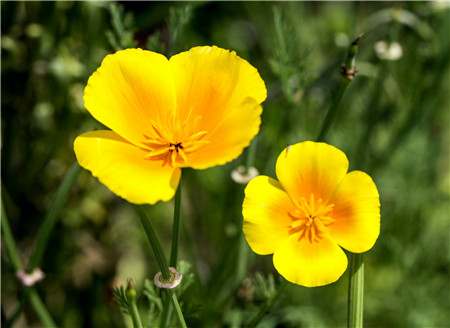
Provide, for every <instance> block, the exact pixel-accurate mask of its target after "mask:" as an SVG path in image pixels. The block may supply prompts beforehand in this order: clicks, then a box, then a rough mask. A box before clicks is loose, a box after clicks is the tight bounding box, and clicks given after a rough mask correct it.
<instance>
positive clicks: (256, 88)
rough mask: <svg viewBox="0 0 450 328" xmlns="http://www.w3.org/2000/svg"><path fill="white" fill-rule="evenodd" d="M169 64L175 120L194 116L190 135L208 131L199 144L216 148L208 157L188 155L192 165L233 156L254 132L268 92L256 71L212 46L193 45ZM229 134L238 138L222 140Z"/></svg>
mask: <svg viewBox="0 0 450 328" xmlns="http://www.w3.org/2000/svg"><path fill="white" fill-rule="evenodd" d="M170 64H171V66H172V69H173V74H174V81H175V84H176V92H177V113H178V116H179V117H180V120H181V121H183V120H185V118H186V120H187V118H188V117H190V118H195V119H197V118H199V119H198V121H197V122H198V126H199V128H198V131H193V133H195V132H199V131H206V132H207V135H205V138H204V140H211V141H212V142H211V144H210V145H209V146H208V148H204V149H205V153H206V154H208V153H209V152H210V150H211V149H216V150H217V152H216V154H214V155H211V156H207V155H205V154H202V155H198V158H192V159H191V156H188V158H189V160H190V162H192V166H193V167H194V168H207V167H210V166H214V165H217V164H223V163H226V162H228V161H231V160H233V159H234V158H235V157H237V156H238V155H239V154H240V153H241V152H242V150H243V148H244V147H246V146H247V145H249V143H250V140H251V139H252V138H253V137H254V136H255V134H256V133H257V132H258V130H259V125H260V117H259V116H260V114H261V110H262V109H261V107H260V106H258V105H259V104H260V103H261V102H263V101H264V100H265V99H266V96H267V90H266V87H265V84H264V81H263V80H262V79H261V77H260V75H259V74H258V71H257V70H256V69H255V68H254V67H253V66H251V65H250V64H249V63H248V62H247V61H246V60H244V59H242V58H240V57H238V56H237V55H236V53H235V52H230V51H228V50H224V49H220V48H218V47H215V46H214V47H195V48H192V49H191V50H190V51H189V52H183V53H180V54H178V55H175V56H173V57H171V58H170ZM237 113H240V115H237ZM244 122H246V125H244ZM230 129H233V130H232V131H230ZM238 129H243V130H242V131H238ZM230 133H242V135H243V136H241V137H240V138H238V137H236V136H233V138H234V139H239V140H238V142H226V139H227V138H228V136H229V134H230ZM223 139H225V140H223ZM219 141H223V142H219ZM228 147H231V148H233V149H231V150H228ZM221 153H223V154H222V156H220V157H219V158H216V156H217V155H219V154H221Z"/></svg>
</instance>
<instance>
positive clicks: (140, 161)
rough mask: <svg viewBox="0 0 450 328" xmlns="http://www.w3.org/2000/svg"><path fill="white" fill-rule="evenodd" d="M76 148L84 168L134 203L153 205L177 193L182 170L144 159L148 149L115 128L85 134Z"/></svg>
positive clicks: (116, 192)
mask: <svg viewBox="0 0 450 328" xmlns="http://www.w3.org/2000/svg"><path fill="white" fill-rule="evenodd" d="M74 148H75V154H76V156H77V159H78V162H79V163H80V165H81V166H82V167H84V168H85V169H87V170H89V171H91V172H92V175H93V176H95V177H97V178H98V179H99V180H100V182H101V183H103V184H104V185H105V186H107V187H108V188H109V189H110V190H111V191H112V192H114V193H115V194H116V195H118V196H120V197H122V198H124V199H126V200H127V201H129V202H131V203H135V204H154V203H156V202H157V201H159V200H163V201H167V200H169V199H171V198H172V197H173V196H174V194H175V191H176V188H177V186H178V182H179V179H180V169H178V168H176V169H174V168H171V167H170V166H164V167H163V166H162V164H161V162H159V161H151V160H146V159H144V157H145V155H146V154H147V152H145V151H143V150H141V149H140V148H138V147H136V146H134V145H133V144H131V143H129V142H127V141H126V140H125V139H123V138H122V137H120V136H119V135H118V134H117V133H115V132H113V131H92V132H87V133H84V134H82V135H80V136H79V137H77V138H76V139H75V143H74Z"/></svg>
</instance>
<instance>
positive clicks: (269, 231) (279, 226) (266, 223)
mask: <svg viewBox="0 0 450 328" xmlns="http://www.w3.org/2000/svg"><path fill="white" fill-rule="evenodd" d="M294 209H295V208H294V205H293V204H292V202H291V200H290V199H289V196H288V195H287V194H286V192H285V191H284V190H283V189H282V187H281V185H280V184H279V183H278V181H276V180H274V179H272V178H269V177H267V176H263V175H260V176H258V177H256V178H254V179H253V180H251V181H250V183H249V184H248V185H247V187H246V188H245V198H244V204H243V210H242V214H243V216H244V227H243V229H244V234H245V238H246V239H247V242H248V243H249V245H250V247H251V248H252V250H253V251H254V252H255V253H257V254H262V255H264V254H272V253H273V252H274V251H275V250H276V249H277V247H278V246H279V245H280V244H282V243H283V242H284V241H285V240H286V239H287V238H289V237H290V234H289V228H288V225H289V224H290V223H291V222H292V221H291V218H290V217H289V215H288V211H289V210H294Z"/></svg>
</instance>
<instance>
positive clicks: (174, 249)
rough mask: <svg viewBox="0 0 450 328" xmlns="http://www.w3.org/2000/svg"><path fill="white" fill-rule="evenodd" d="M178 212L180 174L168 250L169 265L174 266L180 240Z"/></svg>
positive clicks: (179, 207) (179, 203) (179, 210)
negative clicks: (170, 243)
mask: <svg viewBox="0 0 450 328" xmlns="http://www.w3.org/2000/svg"><path fill="white" fill-rule="evenodd" d="M180 212H181V175H180V182H179V183H178V189H177V192H176V193H175V208H174V211H173V227H172V249H171V251H170V261H169V266H171V267H174V268H175V267H176V266H177V260H178V242H179V240H180V217H181V215H180Z"/></svg>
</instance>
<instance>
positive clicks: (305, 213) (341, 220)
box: [243, 141, 380, 287]
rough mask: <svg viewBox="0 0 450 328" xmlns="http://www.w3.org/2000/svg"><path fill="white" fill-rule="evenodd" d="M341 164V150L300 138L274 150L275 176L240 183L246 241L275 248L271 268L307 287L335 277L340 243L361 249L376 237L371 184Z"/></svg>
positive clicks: (342, 258)
mask: <svg viewBox="0 0 450 328" xmlns="http://www.w3.org/2000/svg"><path fill="white" fill-rule="evenodd" d="M347 171H348V160H347V157H346V156H345V154H344V153H343V152H342V151H340V150H339V149H337V148H335V147H333V146H330V145H328V144H325V143H316V142H312V141H306V142H302V143H298V144H296V145H293V146H289V147H288V148H287V149H285V150H284V151H283V152H282V153H281V154H280V156H279V157H278V160H277V164H276V173H277V177H278V179H279V181H277V180H275V179H272V178H270V177H267V176H258V177H256V178H254V179H253V180H252V181H250V183H249V184H248V185H247V187H246V189H245V199H244V204H243V216H244V227H243V229H244V234H245V237H246V239H247V242H248V243H249V245H250V247H251V248H252V250H253V251H254V252H255V253H257V254H261V255H267V254H274V255H273V263H274V266H275V268H276V269H277V271H278V272H279V273H280V274H281V275H282V276H283V277H284V278H286V279H287V280H288V281H290V282H293V283H295V284H298V285H302V286H306V287H315V286H323V285H327V284H330V283H332V282H335V281H336V280H338V279H339V277H340V276H341V275H342V274H343V273H344V272H345V270H346V268H347V264H348V262H347V256H346V255H345V253H344V251H343V250H342V248H344V249H346V250H348V251H350V252H353V253H362V252H366V251H368V250H369V249H371V248H372V246H373V245H374V244H375V241H376V240H377V238H378V235H379V233H380V199H379V195H378V190H377V187H376V186H375V183H374V182H373V180H372V179H371V178H370V176H368V175H367V174H366V173H364V172H361V171H352V172H347ZM341 247H342V248H341Z"/></svg>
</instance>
